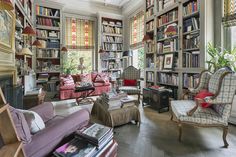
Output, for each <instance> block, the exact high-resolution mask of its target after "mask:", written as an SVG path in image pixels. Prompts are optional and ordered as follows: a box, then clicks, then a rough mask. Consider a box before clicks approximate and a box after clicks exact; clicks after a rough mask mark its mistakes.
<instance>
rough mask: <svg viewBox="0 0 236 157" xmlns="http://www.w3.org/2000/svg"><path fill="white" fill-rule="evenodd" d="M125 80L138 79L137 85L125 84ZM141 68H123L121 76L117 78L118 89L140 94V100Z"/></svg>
mask: <svg viewBox="0 0 236 157" xmlns="http://www.w3.org/2000/svg"><path fill="white" fill-rule="evenodd" d="M124 80H137V84H136V85H135V86H124ZM140 80H141V78H140V69H136V68H135V67H134V66H129V67H127V68H125V69H124V70H123V73H122V74H121V77H120V78H117V82H118V90H119V91H123V92H126V93H127V94H129V95H138V101H139V100H140V92H141V89H140Z"/></svg>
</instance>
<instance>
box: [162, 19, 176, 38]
mask: <svg viewBox="0 0 236 157" xmlns="http://www.w3.org/2000/svg"><path fill="white" fill-rule="evenodd" d="M177 34H178V25H177V24H176V23H172V24H170V25H167V26H164V27H160V28H159V29H158V32H157V40H160V39H164V38H168V37H172V36H174V35H177Z"/></svg>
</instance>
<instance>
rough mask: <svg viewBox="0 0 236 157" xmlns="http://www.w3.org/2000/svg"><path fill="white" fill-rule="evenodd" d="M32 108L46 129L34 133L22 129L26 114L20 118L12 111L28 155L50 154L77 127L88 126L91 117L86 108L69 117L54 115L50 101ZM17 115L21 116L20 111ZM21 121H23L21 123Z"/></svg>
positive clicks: (39, 156) (42, 155)
mask: <svg viewBox="0 0 236 157" xmlns="http://www.w3.org/2000/svg"><path fill="white" fill-rule="evenodd" d="M30 110H32V111H35V112H37V113H38V114H39V115H40V116H41V118H42V119H43V121H44V122H45V125H46V127H45V129H43V130H41V131H39V132H37V133H36V134H33V135H32V134H30V133H29V131H28V130H27V129H23V131H22V128H23V125H24V124H25V119H24V118H22V117H24V116H21V118H20V120H19V118H18V119H16V116H14V113H13V112H12V111H11V113H12V115H13V121H14V123H15V125H16V130H17V133H18V136H20V138H21V139H22V140H23V149H24V151H25V155H26V157H45V156H48V155H50V153H52V152H53V150H54V149H55V148H56V147H58V145H59V143H60V142H61V141H62V139H64V138H66V137H68V136H69V135H71V134H72V133H73V132H74V131H76V130H77V129H80V128H82V127H84V126H86V125H87V124H88V122H89V119H90V114H89V111H87V110H86V109H81V110H79V111H77V112H75V113H72V114H71V115H69V116H67V117H63V116H57V115H54V108H53V105H52V103H49V102H45V103H43V104H41V105H38V106H36V107H34V108H31V109H30ZM17 117H19V113H18V116H17ZM19 121H21V122H23V123H21V124H19ZM22 124H23V125H22ZM26 124H27V123H26ZM19 127H20V129H19ZM25 128H27V127H25Z"/></svg>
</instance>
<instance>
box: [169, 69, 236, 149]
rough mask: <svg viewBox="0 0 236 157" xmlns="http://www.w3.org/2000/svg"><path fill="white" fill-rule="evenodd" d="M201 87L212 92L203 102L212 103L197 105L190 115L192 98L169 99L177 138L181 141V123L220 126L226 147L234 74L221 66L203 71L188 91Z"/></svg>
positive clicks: (233, 93) (235, 83)
mask: <svg viewBox="0 0 236 157" xmlns="http://www.w3.org/2000/svg"><path fill="white" fill-rule="evenodd" d="M202 89H207V90H208V91H209V92H211V93H213V94H214V96H212V97H206V98H205V99H204V101H205V102H207V103H210V104H212V105H211V107H209V108H202V107H201V106H197V109H196V111H195V112H194V113H193V114H192V115H191V116H189V115H188V114H187V112H188V111H190V110H191V109H192V108H194V107H195V106H196V102H195V101H194V100H176V101H171V109H172V117H171V120H173V116H174V117H175V118H176V119H177V123H178V126H179V140H180V141H181V136H182V124H190V125H196V126H202V127H221V128H223V141H224V147H226V148H227V147H228V142H227V140H226V136H227V133H228V119H229V116H230V112H231V106H232V101H233V97H234V95H235V90H236V75H235V73H234V72H232V71H231V70H230V69H229V68H221V69H219V70H217V71H216V72H215V73H214V74H211V73H210V72H208V71H203V72H202V73H201V75H200V81H199V84H198V86H197V87H196V88H195V89H192V90H190V92H192V93H193V94H196V93H198V92H199V91H200V90H202Z"/></svg>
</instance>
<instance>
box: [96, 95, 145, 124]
mask: <svg viewBox="0 0 236 157" xmlns="http://www.w3.org/2000/svg"><path fill="white" fill-rule="evenodd" d="M104 106H105V105H103V101H102V100H101V99H100V98H98V99H97V100H96V101H95V103H94V106H93V109H92V114H95V115H96V116H97V118H98V119H99V120H101V121H102V122H103V123H104V125H106V126H110V127H115V126H119V125H123V124H127V123H129V122H131V121H132V120H134V121H135V122H136V124H140V122H141V120H140V112H139V109H138V107H137V106H135V105H133V106H129V107H124V108H120V109H115V110H111V111H108V110H107V109H106V108H105V107H104Z"/></svg>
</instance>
